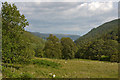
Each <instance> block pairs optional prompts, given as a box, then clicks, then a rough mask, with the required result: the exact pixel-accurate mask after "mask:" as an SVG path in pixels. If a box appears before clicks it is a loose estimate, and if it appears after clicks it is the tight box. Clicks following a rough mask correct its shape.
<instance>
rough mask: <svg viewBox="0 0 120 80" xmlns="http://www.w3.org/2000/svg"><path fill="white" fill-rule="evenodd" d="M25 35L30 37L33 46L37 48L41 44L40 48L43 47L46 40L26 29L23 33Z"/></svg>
mask: <svg viewBox="0 0 120 80" xmlns="http://www.w3.org/2000/svg"><path fill="white" fill-rule="evenodd" d="M23 36H24V38H27V39H29V41H30V44H31V45H32V47H33V48H36V47H38V46H39V49H43V47H44V44H45V41H44V40H43V39H42V38H40V37H37V36H35V35H33V34H31V33H30V32H27V31H25V32H24V33H23Z"/></svg>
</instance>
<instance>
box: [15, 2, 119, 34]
mask: <svg viewBox="0 0 120 80" xmlns="http://www.w3.org/2000/svg"><path fill="white" fill-rule="evenodd" d="M15 4H16V5H17V7H18V9H19V10H20V12H21V14H24V15H25V16H26V18H27V20H28V21H29V24H30V26H29V27H27V28H26V30H28V31H35V32H44V33H66V34H79V35H83V34H85V33H87V32H88V31H90V30H91V29H92V28H94V27H97V26H99V25H101V24H103V23H105V22H107V21H110V20H113V19H116V18H117V17H118V15H117V10H118V6H117V2H97V1H96V2H37V0H36V1H35V2H16V3H15Z"/></svg>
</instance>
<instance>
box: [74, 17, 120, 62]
mask: <svg viewBox="0 0 120 80" xmlns="http://www.w3.org/2000/svg"><path fill="white" fill-rule="evenodd" d="M119 20H120V19H116V20H113V21H110V22H107V23H104V24H103V25H101V26H99V27H97V28H93V29H92V30H91V31H90V32H88V33H87V34H85V35H83V36H82V37H80V38H79V39H77V40H76V41H75V43H76V44H77V46H78V47H79V50H78V52H77V53H76V58H83V59H92V60H104V61H111V62H119V58H118V54H119V51H118V41H119V37H118V21H119Z"/></svg>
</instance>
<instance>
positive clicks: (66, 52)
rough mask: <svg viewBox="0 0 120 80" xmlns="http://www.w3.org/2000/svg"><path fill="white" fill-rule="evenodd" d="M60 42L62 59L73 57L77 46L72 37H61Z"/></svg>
mask: <svg viewBox="0 0 120 80" xmlns="http://www.w3.org/2000/svg"><path fill="white" fill-rule="evenodd" d="M61 44H62V58H63V59H73V58H74V57H75V53H76V52H77V47H76V45H75V43H74V42H73V40H72V39H70V38H64V37H63V38H61Z"/></svg>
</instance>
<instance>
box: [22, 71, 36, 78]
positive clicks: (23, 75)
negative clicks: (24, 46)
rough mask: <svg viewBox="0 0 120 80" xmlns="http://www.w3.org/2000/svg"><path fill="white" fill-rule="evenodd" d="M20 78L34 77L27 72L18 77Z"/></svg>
mask: <svg viewBox="0 0 120 80" xmlns="http://www.w3.org/2000/svg"><path fill="white" fill-rule="evenodd" d="M20 78H34V76H33V75H32V74H30V73H28V72H24V73H22V74H21V75H20Z"/></svg>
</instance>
